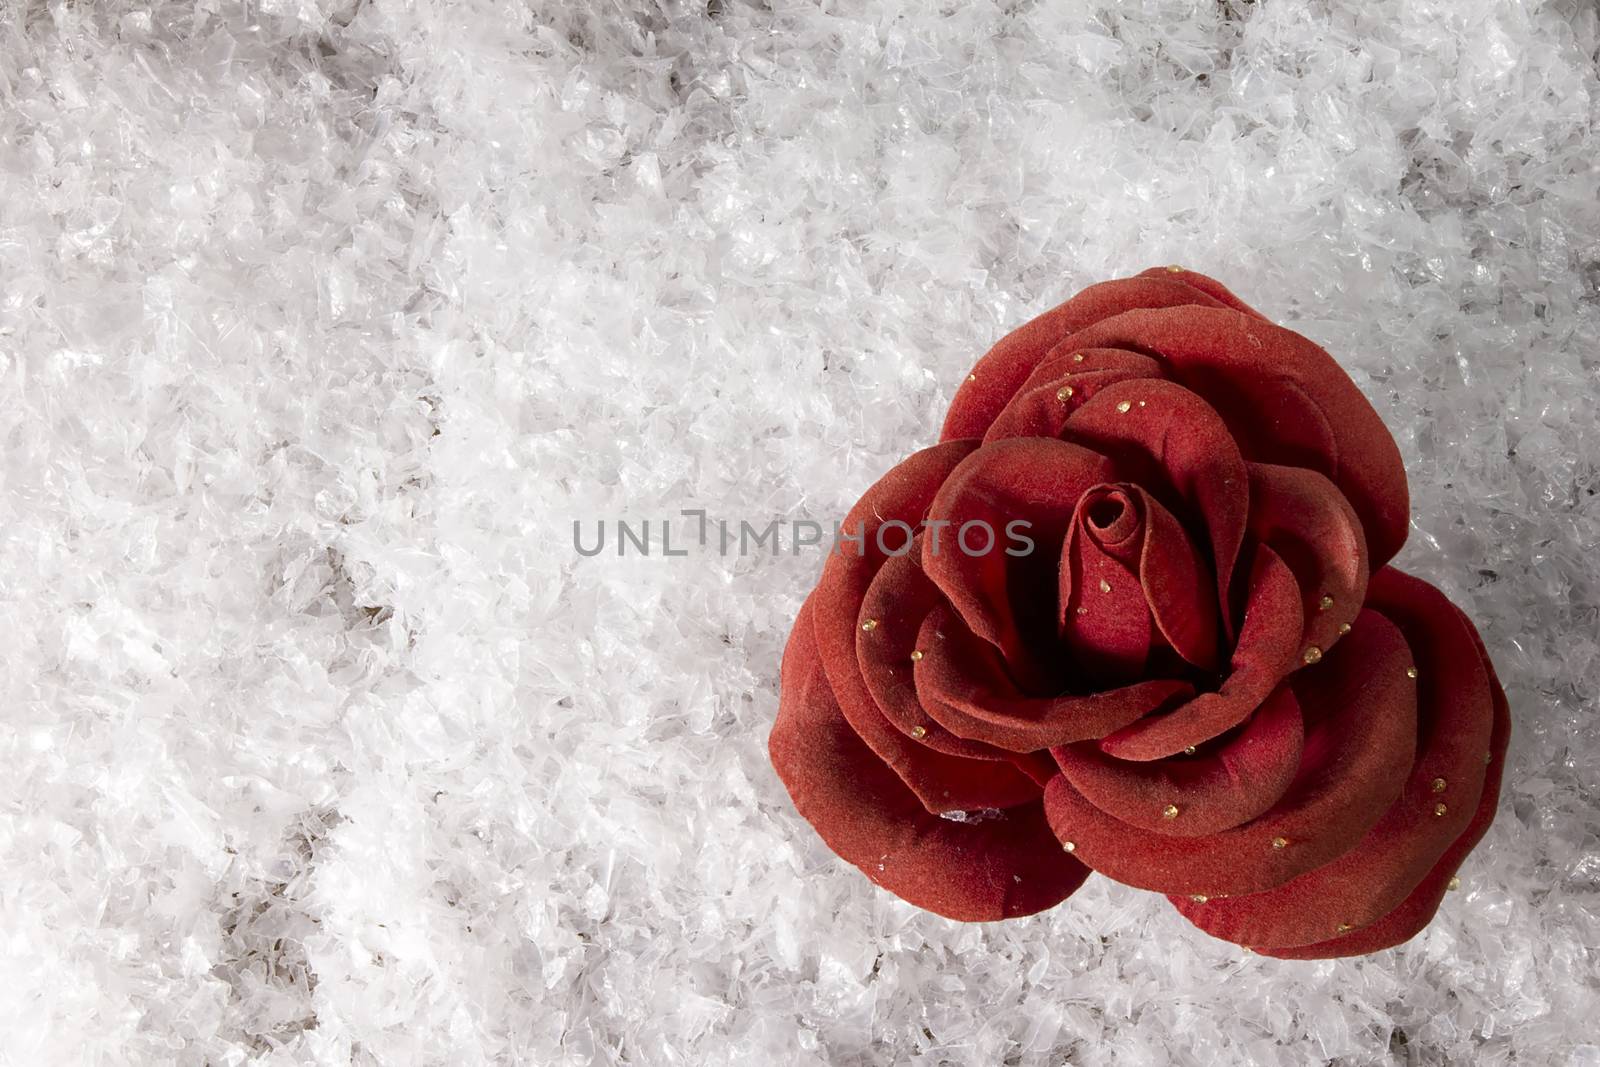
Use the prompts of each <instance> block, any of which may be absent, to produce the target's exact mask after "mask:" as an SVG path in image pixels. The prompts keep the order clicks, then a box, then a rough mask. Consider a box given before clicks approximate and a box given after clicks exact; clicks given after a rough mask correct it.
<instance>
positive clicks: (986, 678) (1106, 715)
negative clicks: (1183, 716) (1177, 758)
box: [916, 607, 1193, 752]
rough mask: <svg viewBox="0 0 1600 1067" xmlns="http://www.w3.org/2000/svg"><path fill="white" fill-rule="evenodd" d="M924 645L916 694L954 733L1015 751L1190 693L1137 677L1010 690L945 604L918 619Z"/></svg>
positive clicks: (988, 653)
mask: <svg viewBox="0 0 1600 1067" xmlns="http://www.w3.org/2000/svg"><path fill="white" fill-rule="evenodd" d="M918 644H920V645H921V646H922V647H923V648H926V649H927V650H928V652H927V654H926V655H924V656H923V658H922V660H921V661H920V662H919V663H918V664H917V665H916V682H917V697H918V700H919V702H920V703H921V705H922V707H923V709H924V710H925V711H926V712H927V714H928V715H930V716H931V717H933V718H934V719H936V720H937V721H938V722H939V723H940V725H941V726H943V727H944V728H945V729H946V730H948V731H950V733H952V734H954V735H955V736H957V737H963V738H969V739H971V740H973V741H981V742H982V743H984V744H986V745H993V746H995V747H996V748H1002V749H1009V750H1012V751H1015V752H1040V751H1042V750H1044V749H1047V748H1051V747H1053V746H1055V745H1065V744H1070V743H1072V742H1074V741H1082V740H1086V739H1089V738H1095V737H1100V736H1102V735H1104V734H1106V733H1108V732H1110V731H1112V730H1115V729H1118V728H1119V727H1121V726H1125V725H1127V724H1128V723H1130V722H1133V721H1135V720H1136V719H1138V718H1139V717H1140V716H1143V715H1147V714H1149V713H1150V712H1151V711H1154V710H1155V709H1157V708H1159V707H1161V706H1162V705H1163V704H1166V703H1169V702H1171V701H1172V700H1174V699H1178V698H1181V697H1183V696H1185V695H1187V694H1188V693H1191V692H1193V687H1192V686H1190V685H1189V684H1188V683H1187V682H1182V681H1175V680H1161V681H1148V682H1140V683H1138V684H1136V685H1130V686H1125V687H1123V688H1120V689H1109V690H1105V691H1102V692H1098V693H1088V694H1084V695H1073V694H1070V693H1063V694H1061V695H1059V696H1030V695H1028V694H1025V693H1023V692H1021V691H1020V690H1019V689H1017V687H1016V685H1015V684H1014V683H1013V682H1012V681H1011V679H1010V677H1009V676H1008V674H1007V672H1006V669H1005V665H1004V663H1003V662H1002V661H1001V659H1000V657H999V655H998V654H997V653H996V652H995V651H994V649H993V647H992V646H989V645H987V644H986V643H985V642H982V641H980V640H978V638H977V637H975V636H974V635H973V634H972V632H971V631H969V630H968V629H967V628H966V626H965V625H964V624H963V623H962V621H961V619H960V617H959V616H957V615H956V614H955V613H954V612H952V611H951V610H950V609H949V608H947V607H941V608H936V609H935V610H933V611H932V612H930V613H929V614H928V617H927V619H926V621H924V623H923V625H922V634H921V636H920V637H919V638H918Z"/></svg>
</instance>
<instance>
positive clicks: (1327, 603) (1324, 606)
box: [1317, 593, 1333, 611]
mask: <svg viewBox="0 0 1600 1067" xmlns="http://www.w3.org/2000/svg"><path fill="white" fill-rule="evenodd" d="M1331 607H1333V597H1331V596H1329V595H1327V594H1326V593H1324V594H1323V595H1322V600H1321V602H1320V603H1318V604H1317V610H1318V611H1327V610H1328V609H1329V608H1331Z"/></svg>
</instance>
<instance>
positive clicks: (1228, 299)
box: [1138, 267, 1272, 322]
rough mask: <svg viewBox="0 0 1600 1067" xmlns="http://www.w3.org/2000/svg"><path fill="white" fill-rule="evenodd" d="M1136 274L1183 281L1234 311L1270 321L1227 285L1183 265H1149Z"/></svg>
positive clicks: (1142, 276) (1143, 276) (1263, 320)
mask: <svg viewBox="0 0 1600 1067" xmlns="http://www.w3.org/2000/svg"><path fill="white" fill-rule="evenodd" d="M1138 276H1139V277H1141V278H1162V277H1165V278H1170V279H1173V280H1176V281H1180V282H1183V283H1184V284H1185V285H1188V286H1191V287H1193V288H1195V289H1198V290H1200V291H1201V292H1202V293H1205V294H1206V295H1207V296H1209V297H1211V298H1212V299H1213V300H1220V301H1221V302H1222V303H1224V304H1226V305H1228V306H1229V307H1231V308H1233V309H1234V310H1235V311H1242V312H1244V313H1245V314H1246V315H1254V316H1255V317H1256V318H1258V319H1260V320H1261V321H1262V322H1270V321H1272V320H1270V319H1268V318H1267V317H1266V316H1265V315H1263V314H1261V312H1259V311H1257V310H1256V309H1255V308H1253V307H1251V306H1250V305H1249V304H1246V303H1245V302H1244V301H1243V300H1240V299H1239V298H1238V297H1236V296H1234V295H1233V293H1232V292H1231V291H1230V290H1229V289H1228V287H1227V286H1225V285H1223V284H1222V283H1221V282H1219V281H1217V280H1216V279H1215V278H1208V277H1207V276H1206V275H1204V274H1201V273H1200V272H1198V271H1192V270H1188V269H1186V268H1184V267H1151V268H1150V269H1149V270H1145V271H1140V272H1139V275H1138Z"/></svg>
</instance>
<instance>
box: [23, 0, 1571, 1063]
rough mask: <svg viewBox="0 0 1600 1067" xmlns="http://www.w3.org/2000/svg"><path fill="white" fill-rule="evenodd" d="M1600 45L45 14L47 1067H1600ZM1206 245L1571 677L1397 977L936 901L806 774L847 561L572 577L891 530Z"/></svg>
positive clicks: (1557, 668)
mask: <svg viewBox="0 0 1600 1067" xmlns="http://www.w3.org/2000/svg"><path fill="white" fill-rule="evenodd" d="M1597 22H1600V20H1597V13H1596V9H1595V7H1594V5H1592V4H1589V3H1579V2H1576V0H1559V2H1548V3H1538V2H1532V0H1530V2H1526V3H1513V2H1507V0H1415V2H1412V0H1407V2H1404V3H1398V4H1371V3H1357V2H1355V0H1321V2H1317V3H1305V4H1302V3H1291V2H1289V0H1261V2H1259V3H1248V2H1244V0H1232V2H1225V3H1216V2H1209V0H1206V2H1202V0H1127V2H1117V0H1099V2H1090V3H1084V2H1071V3H1049V2H1032V0H1003V2H1002V0H973V2H963V3H942V4H941V3H930V2H928V0H771V3H770V4H769V3H766V2H765V0H709V2H707V0H699V2H696V3H688V2H680V0H608V2H604V3H597V2H592V0H572V2H564V3H563V2H552V0H531V2H527V3H510V2H505V0H416V2H412V3H400V2H395V0H253V2H249V3H243V2H228V0H189V2H183V3H179V2H162V3H134V2H132V0H106V2H102V3H71V2H65V0H53V2H49V3H46V2H43V0H12V2H10V3H5V2H3V0H0V441H3V450H0V640H3V642H4V643H3V646H0V708H3V716H4V718H3V720H0V723H3V728H0V758H3V761H4V762H3V764H0V765H3V766H4V767H5V770H6V773H5V774H4V775H0V861H3V865H0V871H3V873H0V975H3V978H4V980H3V982H0V1062H6V1063H15V1064H19V1065H24V1064H25V1065H29V1067H32V1065H35V1064H41V1065H42V1064H78V1063H82V1064H170V1063H176V1064H181V1065H192V1067H200V1065H206V1064H215V1065H239V1064H246V1063H252V1064H340V1065H345V1064H355V1065H373V1064H384V1065H390V1064H441V1065H443V1064H448V1065H451V1067H471V1065H476V1064H490V1063H528V1064H539V1065H566V1064H570V1065H580V1064H591V1063H602V1064H647V1065H656V1064H685V1065H695V1067H700V1065H708V1067H709V1065H722V1064H726V1065H740V1067H744V1065H748V1064H766V1063H773V1064H791V1063H792V1064H840V1065H851V1064H858V1065H864V1064H878V1063H884V1064H887V1063H895V1064H915V1065H924V1067H933V1065H951V1067H969V1065H970V1067H977V1065H992V1064H1000V1063H1005V1064H1019V1065H1045V1064H1052V1065H1054V1064H1065V1063H1072V1064H1079V1065H1091V1064H1116V1065H1118V1067H1137V1065H1141V1064H1148V1065H1155V1064H1164V1063H1169V1062H1172V1063H1196V1064H1218V1063H1246V1062H1249V1063H1258V1064H1284V1065H1299V1064H1303V1063H1307V1062H1337V1063H1340V1064H1368V1063H1374V1064H1376V1063H1388V1062H1394V1063H1406V1064H1444V1063H1467V1062H1471V1063H1477V1064H1503V1063H1511V1062H1516V1063H1519V1064H1594V1063H1597V1062H1600V1046H1597V1044H1596V1042H1595V1039H1594V1037H1593V1032H1594V1031H1593V1030H1592V1026H1593V1020H1594V1019H1595V1018H1596V1017H1600V975H1597V971H1600V967H1597V964H1596V961H1595V958H1594V955H1593V952H1594V946H1596V945H1597V944H1600V814H1597V810H1596V793H1595V788H1596V786H1595V777H1594V771H1593V768H1594V767H1595V765H1596V761H1597V759H1600V720H1597V717H1596V709H1595V700H1596V692H1597V687H1600V655H1597V652H1600V626H1597V620H1600V575H1597V570H1596V564H1595V559H1596V551H1597V545H1600V497H1597V496H1596V495H1595V493H1596V489H1597V488H1600V470H1597V462H1600V422H1597V419H1596V405H1595V398H1596V395H1597V390H1600V199H1597V176H1596V173H1595V170H1594V159H1595V156H1596V154H1597V148H1600V138H1597V136H1596V130H1595V123H1596V119H1597V115H1600V100H1597V95H1596V94H1597V92H1600V75H1597V71H1596V50H1597V45H1600V24H1597ZM1172 262H1177V263H1183V264H1186V265H1189V266H1193V267H1195V268H1196V269H1199V270H1203V271H1207V272H1209V273H1212V274H1214V275H1215V276H1217V277H1218V278H1220V279H1222V280H1223V281H1224V282H1226V283H1227V284H1229V285H1230V286H1232V287H1233V288H1234V289H1235V290H1236V291H1237V292H1238V293H1240V294H1241V295H1242V296H1243V297H1244V298H1245V299H1247V300H1250V301H1252V302H1253V303H1255V304H1256V305H1257V306H1259V307H1260V308H1262V309H1263V310H1264V311H1265V312H1267V313H1268V314H1271V315H1274V316H1276V317H1278V318H1280V319H1281V320H1283V321H1285V322H1287V323H1289V324H1292V325H1294V326H1295V327H1296V328H1298V329H1300V330H1302V331H1303V332H1305V333H1307V334H1308V335H1309V336H1311V337H1313V338H1314V339H1316V340H1318V341H1319V342H1321V343H1323V344H1324V345H1326V346H1327V347H1329V348H1330V350H1332V351H1333V352H1334V353H1335V354H1336V355H1337V356H1338V358H1339V359H1340V360H1341V361H1342V362H1343V364H1344V365H1345V366H1346V367H1347V368H1348V369H1349V370H1350V372H1351V374H1352V375H1353V376H1354V377H1355V378H1356V380H1357V381H1358V383H1359V384H1360V385H1361V386H1362V387H1363V388H1364V389H1365V390H1367V391H1368V393H1369V395H1370V396H1371V397H1372V399H1373V402H1374V403H1375V404H1376V405H1377V407H1378V409H1379V410H1380V412H1381V413H1382V414H1383V415H1384V417H1385V418H1386V419H1387V420H1388V422H1389V425H1390V426H1391V427H1393V428H1394V430H1395V432H1396V436H1397V437H1398V439H1399V441H1400V443H1401V447H1402V449H1403V451H1404V453H1405V457H1406V460H1407V463H1408V466H1409V469H1410V473H1411V485H1412V491H1413V495H1414V502H1415V507H1414V516H1415V518H1414V529H1413V534H1412V539H1411V542H1410V545H1409V546H1408V548H1407V550H1406V552H1405V554H1404V556H1403V557H1402V563H1403V565H1405V566H1406V567H1407V568H1409V569H1412V570H1414V571H1415V572H1417V573H1419V574H1421V575H1422V576H1424V577H1426V578H1428V579H1430V580H1432V581H1434V582H1436V583H1438V584H1440V585H1441V586H1442V587H1443V588H1444V589H1445V590H1446V591H1447V592H1448V593H1449V594H1450V595H1451V596H1452V597H1454V598H1455V599H1456V600H1457V602H1458V603H1460V604H1461V605H1462V606H1463V607H1464V608H1465V609H1466V610H1467V611H1468V613H1469V614H1470V615H1471V616H1472V617H1473V618H1474V619H1475V620H1477V622H1478V623H1479V625H1480V627H1481V628H1482V630H1483V633H1484V636H1485V639H1486V641H1487V642H1488V645H1489V647H1490V648H1491V650H1492V651H1493V654H1494V657H1495V660H1496V663H1497V664H1498V666H1499V668H1500V670H1501V673H1502V676H1503V678H1504V681H1505V683H1506V687H1507V690H1508V692H1509V694H1510V698H1511V703H1512V706H1513V709H1514V711H1515V715H1516V721H1517V733H1516V735H1515V738H1514V741H1513V747H1512V757H1511V761H1510V767H1509V770H1508V775H1507V790H1506V795H1505V799H1504V802H1503V807H1502V811H1501V815H1500V819H1499V821H1498V822H1497V824H1496V825H1495V827H1494V828H1493V830H1492V831H1491V832H1490V834H1489V836H1488V838H1487V839H1486V841H1485V843H1484V845H1483V846H1482V847H1481V848H1480V849H1479V850H1478V852H1477V853H1476V854H1475V855H1474V856H1473V857H1472V858H1471V859H1470V861H1469V862H1468V863H1467V865H1466V867H1465V868H1464V870H1463V883H1464V884H1463V886H1462V888H1461V890H1459V891H1458V892H1455V893H1452V894H1450V895H1449V897H1448V898H1447V899H1446V902H1445V905H1444V907H1443V909H1442V911H1441V912H1440V915H1439V917H1438V919H1437V920H1436V921H1435V923H1434V924H1433V925H1432V927H1430V928H1429V930H1428V931H1427V932H1426V933H1425V934H1424V935H1423V936H1421V937H1419V938H1418V939H1417V940H1416V941H1414V942H1413V943H1411V944H1409V945H1407V946H1405V947H1403V948H1401V949H1398V950H1394V951H1390V952H1386V953H1382V954H1379V955H1377V956H1374V957H1371V958H1367V959H1361V960H1354V961H1345V962H1338V963H1322V964H1302V963H1281V962H1274V961H1271V960H1264V959H1261V958H1258V957H1251V956H1244V955H1242V954H1241V953H1240V952H1239V951H1238V950H1237V949H1235V948H1233V947H1232V946H1229V945H1226V944H1222V943H1219V942H1215V941H1213V940H1211V939H1209V938H1208V937H1206V936H1205V935H1203V934H1201V933H1199V932H1198V931H1195V930H1193V929H1192V928H1190V927H1189V926H1188V925H1187V924H1186V923H1185V922H1184V921H1183V920H1182V919H1180V918H1178V917H1177V915H1176V914H1174V913H1173V912H1172V911H1171V909H1170V908H1169V907H1168V906H1167V905H1166V904H1165V903H1164V902H1163V901H1162V900H1160V899H1159V898H1157V897H1154V896H1151V895H1148V894H1144V893H1139V892H1136V891H1133V890H1129V889H1125V888H1123V887H1120V886H1116V885H1113V884H1111V883H1109V882H1106V881H1104V880H1100V879H1095V880H1092V881H1091V883H1090V884H1089V885H1088V886H1087V887H1086V888H1085V889H1084V890H1083V891H1082V892H1081V893H1080V894H1079V895H1078V896H1076V897H1075V898H1073V899H1072V900H1070V901H1069V902H1068V903H1067V904H1065V905H1064V906H1062V907H1061V908H1059V909H1057V910H1055V911H1054V912H1052V913H1050V914H1047V915H1043V916H1040V917H1036V918H1033V919H1028V920H1023V921H1016V922H1011V923H1006V924H1001V925H991V926H982V927H976V926H963V925H959V924H955V923H951V922H947V921H945V920H943V919H939V918H937V917H934V916H932V915H928V914H923V913H920V912H917V911H915V910H913V909H911V908H910V907H908V906H906V905H904V904H901V903H899V902H898V901H896V900H894V899H892V898H890V897H888V896H887V895H885V894H884V893H882V892H880V891H878V890H876V889H874V888H873V887H872V886H871V885H870V884H869V883H868V882H867V880H866V879H865V878H864V877H862V876H861V875H860V874H859V873H857V872H855V871H854V870H853V869H851V868H848V867H846V866H845V865H843V864H842V863H840V862H839V861H837V860H836V859H834V858H833V857H832V855H831V854H830V853H829V852H828V851H827V849H826V848H825V847H823V846H822V844H821V843H820V841H819V840H818V839H817V837H816V836H815V835H814V834H813V833H812V832H811V830H810V829H809V827H807V826H806V824H805V823H804V822H803V821H802V820H801V819H800V818H799V817H798V816H797V815H796V814H795V812H794V811H793V809H792V808H791V806H790V805H789V802H788V799H787V797H786V795H785V793H784V791H783V789H782V788H781V786H780V785H779V784H778V782H777V780H776V779H775V777H774V775H773V774H772V772H771V769H770V767H769V765H768V763H767V759H766V738H767V732H768V729H769V726H770V724H771V722H772V719H773V715H774V712H775V708H776V680H777V667H778V657H779V652H780V650H781V647H782V643H783V640H784V637H785V635H786V633H787V629H788V625H789V623H790V621H791V619H792V618H793V614H794V612H795V609H796V608H797V607H798V605H799V603H800V600H801V598H802V597H803V596H804V594H805V593H806V591H807V590H808V589H809V587H810V586H811V584H812V583H813V581H814V579H815V576H816V573H817V570H818V567H819V565H820V561H821V558H822V556H821V551H820V550H819V549H815V548H811V549H803V550H801V551H800V552H798V553H795V552H792V551H791V550H790V548H789V546H788V544H787V543H785V545H784V547H783V551H781V552H780V553H779V554H777V555H773V554H771V553H770V552H763V553H759V554H757V553H752V554H749V555H745V556H741V555H739V554H738V552H737V550H735V551H734V552H733V553H732V554H730V555H727V556H724V555H722V554H720V553H719V552H717V551H716V550H715V541H714V535H713V540H712V542H711V547H707V548H701V547H700V546H692V551H691V554H690V556H689V557H687V558H670V559H667V558H662V557H661V556H660V555H659V553H657V554H654V555H652V556H651V557H650V558H645V559H641V558H637V557H635V556H633V555H629V556H628V557H626V558H618V557H617V556H616V555H615V554H614V552H608V553H603V554H601V555H600V556H596V557H594V558H584V557H581V556H579V554H578V553H577V552H576V551H575V550H574V549H573V545H572V523H573V521H574V520H582V521H584V522H585V523H591V524H592V523H593V522H594V521H595V520H597V519H601V518H604V519H606V520H608V521H610V522H615V521H616V520H617V519H627V520H630V521H636V520H651V521H652V522H653V523H659V522H660V521H661V520H664V519H678V517H679V512H680V511H681V510H682V509H686V508H687V509H705V510H706V511H707V513H708V514H709V515H710V516H711V517H713V518H724V519H728V520H731V521H732V522H733V523H734V525H735V528H737V523H738V522H739V521H741V520H748V521H749V522H751V523H752V524H755V525H756V526H758V527H760V526H764V525H765V524H766V523H767V522H769V521H771V520H773V519H779V520H782V521H783V522H785V523H789V522H793V521H794V520H797V519H813V520H816V521H818V522H821V523H824V524H830V523H833V522H836V521H837V520H838V519H839V518H841V517H842V515H843V514H844V512H845V510H846V509H847V508H848V507H849V505H850V504H851V503H852V502H853V501H854V500H855V499H856V497H857V496H858V495H859V494H860V492H861V491H862V490H863V489H864V488H865V487H866V486H867V485H868V484H870V483H871V482H872V481H873V480H874V479H875V478H876V477H877V476H878V475H879V474H881V473H882V472H883V471H885V470H887V469H888V468H889V467H890V466H891V465H892V464H893V463H894V462H896V461H897V460H898V459H899V458H900V457H902V456H904V455H905V454H906V453H908V452H910V451H912V450H914V449H915V448H918V447H921V446H923V445H925V444H927V443H930V442H931V441H932V440H933V439H934V437H935V436H936V434H937V431H938V426H939V420H940V418H941V416H942V413H943V409H944V407H945V405H946V404H947V402H948V400H949V398H950V396H951V394H952V392H953V390H954V388H955V387H956V386H957V385H958V384H959V383H960V381H961V380H962V378H963V376H964V375H965V374H966V372H967V368H968V366H969V365H970V364H971V362H972V361H973V360H975V359H976V358H977V356H978V355H980V354H981V353H982V352H983V350H984V349H985V348H986V347H987V346H988V345H989V344H990V343H992V342H993V341H994V340H995V339H996V338H998V337H999V336H1000V335H1001V334H1002V333H1003V332H1005V331H1006V330H1007V329H1009V328H1011V327H1013V326H1015V325H1017V324H1018V323H1020V322H1021V321H1023V320H1024V319H1025V318H1026V317H1027V316H1028V315H1030V314H1031V313H1033V312H1036V311H1038V310H1042V309H1043V308H1046V307H1048V306H1050V305H1052V304H1054V303H1056V302H1057V301H1059V300H1061V299H1063V298H1065V297H1066V296H1068V295H1070V294H1071V293H1072V292H1074V291H1076V290H1077V289H1079V288H1081V287H1082V286H1084V285H1086V284H1088V283H1090V282H1094V281H1098V280H1101V279H1104V278H1108V277H1113V276H1118V275H1123V274H1129V273H1133V272H1135V271H1138V270H1140V269H1143V268H1145V267H1148V266H1152V265H1157V264H1163V263H1172ZM679 521H682V520H681V519H680V520H679ZM590 529H592V526H591V527H590ZM687 530H688V527H684V528H683V529H681V530H675V531H674V536H675V543H677V544H680V545H690V541H689V539H688V538H687V537H682V538H679V537H678V535H679V534H680V533H684V532H686V531H687Z"/></svg>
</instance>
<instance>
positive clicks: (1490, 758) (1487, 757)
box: [1483, 752, 1494, 763]
mask: <svg viewBox="0 0 1600 1067" xmlns="http://www.w3.org/2000/svg"><path fill="white" fill-rule="evenodd" d="M1483 762H1485V763H1493V762H1494V753H1493V752H1485V753H1484V754H1483Z"/></svg>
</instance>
